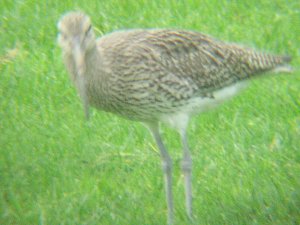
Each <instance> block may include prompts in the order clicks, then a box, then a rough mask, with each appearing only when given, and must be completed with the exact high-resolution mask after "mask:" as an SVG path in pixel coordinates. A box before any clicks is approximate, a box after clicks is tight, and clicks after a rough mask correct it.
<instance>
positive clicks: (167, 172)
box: [150, 124, 174, 225]
mask: <svg viewBox="0 0 300 225" xmlns="http://www.w3.org/2000/svg"><path fill="white" fill-rule="evenodd" d="M150 130H151V131H152V134H153V137H154V139H155V141H156V144H157V146H158V148H159V150H160V155H161V160H162V169H163V173H164V179H165V191H166V198H167V206H168V224H169V225H171V224H173V214H174V213H173V208H174V206H173V194H172V159H171V157H170V155H169V153H168V152H167V150H166V148H165V146H164V144H163V142H162V140H161V137H160V134H159V129H158V124H157V125H151V126H150Z"/></svg>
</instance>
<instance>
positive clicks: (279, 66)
mask: <svg viewBox="0 0 300 225" xmlns="http://www.w3.org/2000/svg"><path fill="white" fill-rule="evenodd" d="M247 53H248V54H246V55H248V56H247V61H246V64H247V65H248V67H249V68H250V69H251V70H252V71H253V73H254V74H259V73H264V72H269V71H270V72H276V73H290V72H292V71H293V69H292V67H291V66H290V65H289V63H290V62H291V60H292V58H291V57H290V56H288V55H272V54H268V53H257V52H255V51H252V50H249V51H248V52H247Z"/></svg>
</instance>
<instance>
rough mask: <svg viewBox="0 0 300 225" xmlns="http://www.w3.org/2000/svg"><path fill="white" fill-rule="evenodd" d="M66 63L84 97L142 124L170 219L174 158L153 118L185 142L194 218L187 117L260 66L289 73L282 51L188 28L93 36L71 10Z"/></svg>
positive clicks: (63, 30)
mask: <svg viewBox="0 0 300 225" xmlns="http://www.w3.org/2000/svg"><path fill="white" fill-rule="evenodd" d="M58 29H59V35H58V43H59V45H60V47H61V48H62V51H63V58H64V63H65V65H66V68H67V70H68V72H69V73H70V76H71V79H72V81H73V83H74V84H75V86H76V88H77V90H78V92H79V95H80V97H81V100H82V102H83V106H84V111H85V115H86V116H87V117H88V114H89V107H90V106H93V107H95V108H97V109H100V110H104V111H107V112H111V113H115V114H117V115H120V116H122V117H125V118H127V119H130V120H135V121H140V122H143V123H144V124H146V125H147V126H148V127H149V129H150V131H151V132H152V134H153V136H154V139H155V141H156V143H157V145H158V148H159V150H160V153H161V160H162V168H163V173H164V178H165V191H166V198H167V208H168V224H172V223H173V198H172V160H171V158H170V156H169V154H168V152H167V150H166V148H165V146H164V144H163V142H162V140H161V135H160V133H159V124H160V123H161V122H162V123H167V124H169V125H170V126H172V127H173V128H175V129H176V130H177V131H178V132H179V134H180V136H181V141H182V146H183V158H182V172H183V175H184V185H185V197H186V210H187V214H188V216H189V217H192V187H191V171H192V160H191V154H190V150H189V147H188V141H187V134H186V128H187V125H188V122H189V119H190V117H191V116H192V115H194V114H196V113H200V112H202V111H205V110H207V109H209V108H212V107H214V106H217V105H218V104H220V103H222V102H223V101H224V100H226V99H229V98H231V97H232V96H234V95H235V94H237V93H238V91H239V90H240V89H241V88H242V87H244V86H245V83H246V81H248V80H249V79H251V78H254V77H257V76H260V75H262V74H263V73H265V72H269V71H276V72H289V71H291V68H290V67H289V66H288V65H287V63H288V62H290V57H288V56H276V55H271V54H266V53H261V52H257V51H255V50H252V49H249V48H244V47H240V46H238V45H236V44H229V43H225V42H222V41H219V40H216V39H214V38H212V37H210V36H207V35H204V34H201V33H198V32H194V31H186V30H171V29H133V30H123V31H116V32H113V33H110V34H107V35H104V36H103V37H101V38H99V39H96V37H95V34H94V32H93V29H92V25H91V21H90V18H89V17H88V16H87V15H85V14H84V13H82V12H69V13H67V14H65V15H64V16H63V17H62V18H61V20H60V21H59V23H58Z"/></svg>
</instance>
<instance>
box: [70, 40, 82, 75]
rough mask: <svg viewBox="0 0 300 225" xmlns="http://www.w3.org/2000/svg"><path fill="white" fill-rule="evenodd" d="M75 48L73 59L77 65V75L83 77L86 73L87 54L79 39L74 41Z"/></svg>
mask: <svg viewBox="0 0 300 225" xmlns="http://www.w3.org/2000/svg"><path fill="white" fill-rule="evenodd" d="M73 47H74V51H73V57H74V61H75V64H76V69H77V73H78V75H79V76H82V75H83V74H84V72H85V54H84V51H83V50H82V48H81V46H80V41H79V39H76V40H75V41H74V45H73Z"/></svg>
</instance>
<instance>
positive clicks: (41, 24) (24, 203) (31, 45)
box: [0, 0, 300, 225]
mask: <svg viewBox="0 0 300 225" xmlns="http://www.w3.org/2000/svg"><path fill="white" fill-rule="evenodd" d="M40 2H42V1H40ZM44 2H45V3H38V1H33V0H27V1H26V0H23V1H22V0H18V1H10V0H2V1H1V2H0V12H1V13H0V33H1V38H0V224H49V225H50V224H121V225H123V224H125V225H126V224H128V225H133V224H136V225H140V224H164V223H165V221H166V204H165V196H164V191H163V180H162V172H161V167H160V159H159V155H158V152H157V149H156V147H155V144H154V142H153V140H152V137H151V135H150V134H149V132H148V130H147V129H145V128H144V127H143V125H141V124H139V123H132V122H130V121H126V120H124V119H121V118H118V117H116V116H114V115H111V114H106V113H104V112H98V111H96V110H93V111H92V118H91V120H90V121H88V122H86V121H85V120H84V116H83V112H82V107H81V103H80V100H79V98H78V96H77V94H76V92H75V89H74V88H73V87H72V85H71V84H70V81H69V78H68V75H67V73H66V70H65V69H64V66H63V63H62V60H61V53H60V49H59V48H58V47H57V45H56V33H57V30H56V23H57V21H58V20H59V18H60V17H61V15H62V14H63V13H64V12H66V11H68V10H73V9H81V10H83V11H85V12H86V13H88V14H89V15H90V16H91V18H92V20H93V23H94V25H95V28H96V33H97V35H101V34H103V33H107V32H110V31H113V30H116V29H126V28H136V27H143V28H147V27H149V28H150V27H173V28H185V29H193V30H198V31H202V32H204V33H208V34H211V35H213V36H215V37H217V38H219V39H223V40H227V41H231V42H239V43H242V44H244V45H248V46H252V47H255V48H257V49H265V50H266V51H270V52H275V53H282V54H285V53H289V54H290V55H291V56H292V57H293V63H292V64H293V66H294V67H295V68H296V70H295V72H294V73H293V74H290V75H280V76H268V77H266V78H263V79H259V80H254V81H252V82H251V84H250V85H249V88H248V89H247V90H246V91H244V92H243V93H241V94H240V95H239V96H238V97H236V98H234V99H233V100H232V101H229V102H227V103H226V104H224V105H222V106H221V107H219V108H218V109H216V110H213V111H211V112H208V113H203V114H202V115H200V116H197V117H195V118H193V119H192V121H191V123H190V127H189V140H190V146H191V150H192V154H193V162H194V164H193V165H194V170H193V188H194V190H193V195H194V214H195V223H194V224H197V225H198V224H200V225H202V224H203V225H204V224H209V225H210V224H212V225H220V224H228V225H231V224H234V225H243V224H245V225H246V224H251V225H255V224H270V225H271V224H272V225H274V224H275V225H282V224H285V225H292V224H293V225H296V224H300V151H299V149H300V91H299V90H300V74H299V63H300V59H299V56H300V55H299V54H300V52H299V49H300V19H299V18H300V3H299V1H297V0H293V1H292V0H276V1H272V2H270V1H267V0H263V1H260V0H254V1H247V2H246V1H225V0H223V1H217V0H203V1H193V0H189V1H175V0H171V1H164V0H162V1H159V0H151V1H145V0H138V1H137V0H128V1H122V0H107V1H85V2H83V1H74V2H73V1H70V0H67V1H58V0H53V1H44ZM163 134H164V140H165V142H166V145H167V146H168V148H169V150H170V153H171V155H172V157H173V159H174V163H175V165H174V196H175V200H174V201H175V216H176V218H175V222H176V224H179V225H183V224H190V222H189V221H188V219H187V218H186V214H185V211H184V194H183V180H182V176H181V175H180V167H179V163H180V157H181V149H180V143H179V141H178V135H177V134H176V133H175V132H174V131H172V130H170V129H169V128H164V131H163Z"/></svg>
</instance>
